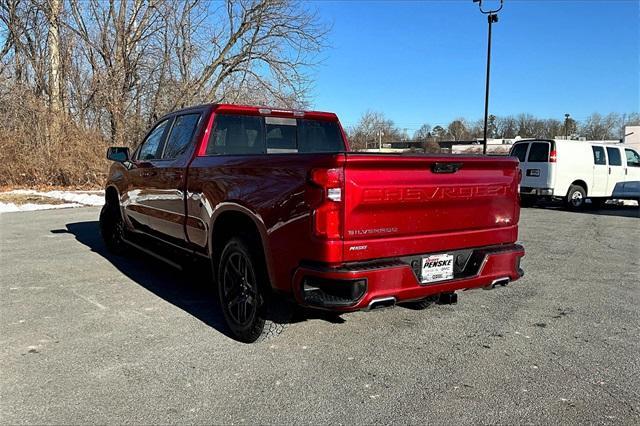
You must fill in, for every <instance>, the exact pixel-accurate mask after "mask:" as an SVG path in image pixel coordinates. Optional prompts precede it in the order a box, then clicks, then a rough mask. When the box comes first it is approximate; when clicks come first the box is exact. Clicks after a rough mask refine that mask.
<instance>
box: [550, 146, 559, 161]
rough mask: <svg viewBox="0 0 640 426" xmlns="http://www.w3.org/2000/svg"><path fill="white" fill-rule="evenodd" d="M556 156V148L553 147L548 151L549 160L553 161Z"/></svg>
mask: <svg viewBox="0 0 640 426" xmlns="http://www.w3.org/2000/svg"><path fill="white" fill-rule="evenodd" d="M557 158H558V157H556V150H555V149H554V150H552V151H551V152H550V153H549V162H550V163H555V162H556V159H557Z"/></svg>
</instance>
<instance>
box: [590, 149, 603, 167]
mask: <svg viewBox="0 0 640 426" xmlns="http://www.w3.org/2000/svg"><path fill="white" fill-rule="evenodd" d="M591 149H592V150H593V164H607V159H606V158H605V156H604V148H603V147H601V146H592V147H591Z"/></svg>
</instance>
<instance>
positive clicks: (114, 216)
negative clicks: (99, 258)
mask: <svg viewBox="0 0 640 426" xmlns="http://www.w3.org/2000/svg"><path fill="white" fill-rule="evenodd" d="M100 234H101V235H102V239H103V241H104V244H105V245H106V246H107V249H108V250H109V251H110V252H111V253H113V254H117V255H122V254H124V253H125V252H126V251H127V243H125V235H126V228H125V224H124V221H123V220H122V214H121V213H120V206H118V205H117V204H114V203H109V202H108V203H106V204H105V205H104V206H102V210H101V211H100Z"/></svg>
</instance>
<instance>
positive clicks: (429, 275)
mask: <svg viewBox="0 0 640 426" xmlns="http://www.w3.org/2000/svg"><path fill="white" fill-rule="evenodd" d="M450 279H453V255H452V254H446V253H445V254H433V255H430V256H427V257H423V258H422V282H423V283H434V282H437V281H444V280H450Z"/></svg>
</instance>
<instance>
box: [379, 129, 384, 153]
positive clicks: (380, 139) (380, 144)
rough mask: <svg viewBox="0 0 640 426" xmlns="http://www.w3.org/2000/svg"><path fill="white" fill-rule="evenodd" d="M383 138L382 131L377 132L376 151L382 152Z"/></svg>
mask: <svg viewBox="0 0 640 426" xmlns="http://www.w3.org/2000/svg"><path fill="white" fill-rule="evenodd" d="M383 136H384V132H383V131H382V130H378V150H379V151H382V137H383Z"/></svg>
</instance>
